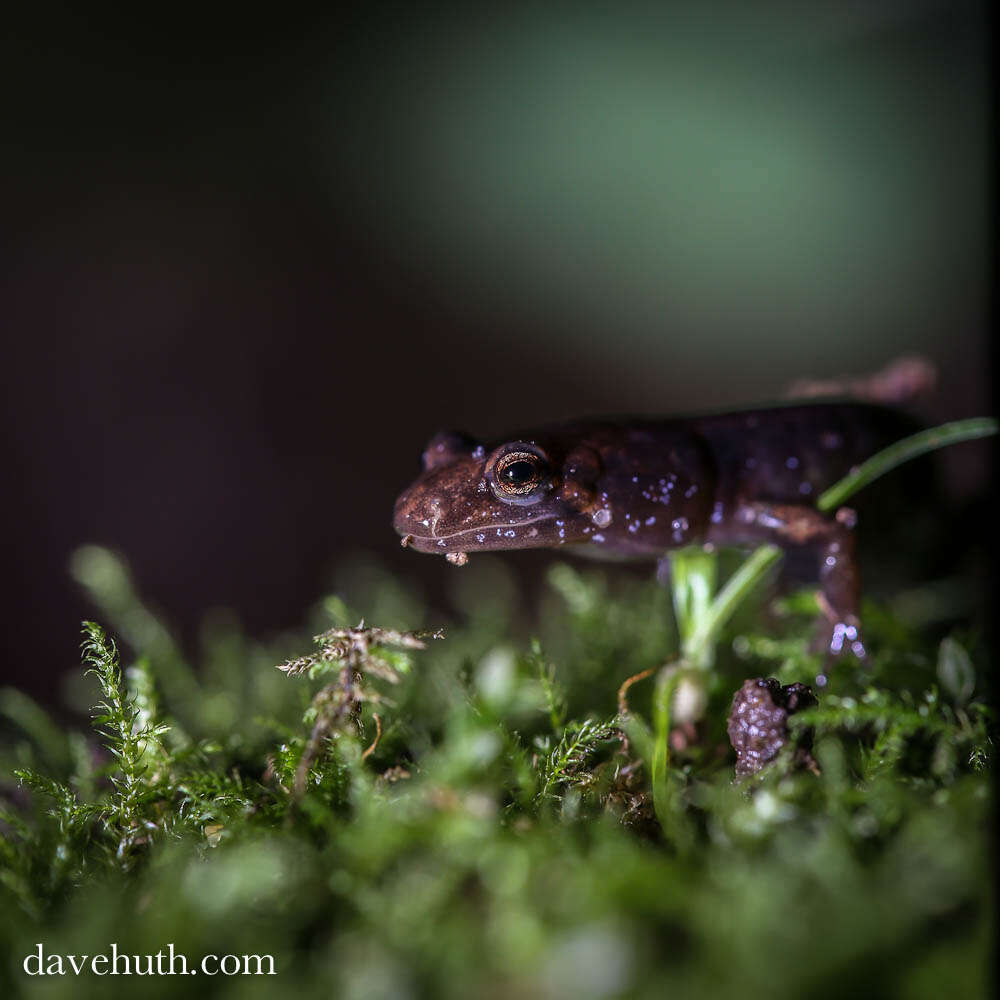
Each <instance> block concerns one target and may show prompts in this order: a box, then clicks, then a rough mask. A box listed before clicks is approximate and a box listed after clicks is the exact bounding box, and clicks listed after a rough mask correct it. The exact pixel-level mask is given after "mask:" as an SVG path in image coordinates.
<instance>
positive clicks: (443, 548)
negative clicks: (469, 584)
mask: <svg viewBox="0 0 1000 1000" xmlns="http://www.w3.org/2000/svg"><path fill="white" fill-rule="evenodd" d="M554 520H555V518H554V516H553V515H550V514H546V515H544V516H541V517H535V518H532V519H531V520H528V521H520V522H518V523H516V524H502V525H496V524H488V525H482V526H479V527H473V528H462V529H461V530H460V531H452V532H448V533H446V534H436V533H435V534H416V533H414V532H412V531H406V530H405V529H403V528H402V527H401V526H400V525H398V524H397V525H396V531H397V532H398V533H399V534H400V535H401V536H402V538H401V539H400V544H401V545H402V546H403V547H404V548H412V549H416V550H417V552H426V553H430V554H437V555H448V554H449V553H453V552H489V551H491V550H496V549H530V548H541V547H544V546H547V545H551V544H552V541H551V539H550V538H549V537H548V536H547V534H544V533H543V532H542V531H540V530H539V526H540V525H542V524H544V523H546V522H551V521H554Z"/></svg>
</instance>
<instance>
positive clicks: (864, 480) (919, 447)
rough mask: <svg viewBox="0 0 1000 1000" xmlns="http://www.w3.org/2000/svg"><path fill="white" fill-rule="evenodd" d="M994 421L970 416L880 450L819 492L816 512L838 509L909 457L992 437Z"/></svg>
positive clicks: (995, 425)
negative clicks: (848, 473) (837, 481)
mask: <svg viewBox="0 0 1000 1000" xmlns="http://www.w3.org/2000/svg"><path fill="white" fill-rule="evenodd" d="M996 432H997V422H996V420H994V419H993V418H992V417H973V418H971V419H969V420H954V421H952V422H951V423H948V424H941V425H940V426H939V427H931V428H929V429H928V430H925V431H920V432H919V433H918V434H913V435H911V436H910V437H908V438H903V440H902V441H897V442H896V443H895V444H891V445H889V447H888V448H884V449H883V450H882V451H880V452H879V453H878V454H877V455H873V456H872V457H871V458H869V459H868V461H867V462H864V463H863V464H862V465H860V466H858V468H857V469H855V470H854V472H852V473H851V474H850V475H848V476H845V477H844V478H843V479H841V480H840V482H839V483H836V484H835V485H833V486H831V487H830V488H829V489H828V490H827V491H826V492H825V493H823V494H822V495H821V496H820V498H819V500H818V501H817V502H816V506H817V508H818V509H819V510H822V511H828V510H833V509H834V508H835V507H839V506H840V505H841V504H842V503H843V502H844V501H845V500H846V499H847V498H848V497H850V496H852V495H853V494H855V493H857V492H858V490H860V489H861V488H862V487H864V486H867V485H868V484H869V483H870V482H873V481H874V480H876V479H878V478H879V476H884V475H885V474H886V473H887V472H888V471H889V470H890V469H894V468H896V466H897V465H902V464H903V463H904V462H908V461H909V460H910V459H911V458H916V457H917V456H918V455H923V454H924V453H925V452H928V451H935V450H936V449H938V448H944V447H946V446H947V445H950V444H958V443H959V442H960V441H974V440H975V439H976V438H982V437H989V436H990V435H991V434H996Z"/></svg>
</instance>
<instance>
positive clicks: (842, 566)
mask: <svg viewBox="0 0 1000 1000" xmlns="http://www.w3.org/2000/svg"><path fill="white" fill-rule="evenodd" d="M856 520H857V518H856V515H855V513H854V511H852V510H851V509H850V508H848V507H842V508H840V510H838V511H837V513H836V515H835V516H834V517H832V518H831V517H826V516H824V515H823V514H821V513H820V512H819V511H817V510H816V509H815V508H813V507H807V506H804V505H799V504H782V503H756V502H755V503H743V504H741V505H740V506H739V508H738V509H737V511H736V512H735V517H734V518H733V520H732V522H731V523H730V525H729V529H730V531H732V532H733V534H734V535H736V536H737V537H736V539H734V540H739V541H742V542H771V543H773V544H775V545H779V546H780V547H781V548H784V549H788V548H798V547H800V546H801V547H806V548H811V549H815V550H816V552H817V554H818V557H819V573H818V576H819V585H820V592H819V595H818V599H819V604H820V609H821V612H822V614H821V616H820V620H819V625H818V629H817V638H816V640H815V642H814V650H815V651H816V652H826V653H827V655H828V656H829V657H830V658H834V657H838V656H842V655H843V654H844V653H848V652H850V653H853V654H854V655H855V656H857V657H858V658H859V659H864V658H865V657H866V656H867V653H866V651H865V647H864V643H863V642H862V639H861V624H860V620H859V618H858V606H859V600H860V594H861V575H860V573H859V571H858V563H857V558H856V556H855V546H854V531H853V529H854V525H855V523H856Z"/></svg>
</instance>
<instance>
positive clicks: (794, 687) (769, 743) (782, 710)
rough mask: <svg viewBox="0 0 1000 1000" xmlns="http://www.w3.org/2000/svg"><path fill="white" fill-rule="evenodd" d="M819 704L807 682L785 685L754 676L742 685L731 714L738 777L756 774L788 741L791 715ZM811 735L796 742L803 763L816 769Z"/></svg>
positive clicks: (730, 721) (731, 736) (731, 735)
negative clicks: (811, 751) (812, 753)
mask: <svg viewBox="0 0 1000 1000" xmlns="http://www.w3.org/2000/svg"><path fill="white" fill-rule="evenodd" d="M816 704H818V702H817V701H816V697H815V696H814V695H813V693H812V689H811V688H810V687H809V686H808V685H807V684H788V685H787V686H785V687H782V686H781V684H780V682H779V681H778V680H776V679H775V678H774V677H766V678H765V677H755V678H753V679H752V680H748V681H746V682H745V683H744V684H743V687H741V688H740V689H739V691H737V692H736V696H735V697H734V698H733V708H732V711H731V712H730V713H729V727H728V732H729V742H730V743H731V744H732V745H733V749H734V750H735V751H736V776H737V777H743V776H744V775H747V774H756V772H757V771H759V770H760V769H761V768H762V767H764V765H765V764H767V763H768V762H769V761H771V760H773V759H774V758H775V757H776V756H777V755H778V753H779V752H780V751H781V749H782V748H783V747H784V746H785V744H786V743H788V740H789V733H788V717H789V716H790V715H793V714H794V713H795V712H800V711H802V709H804V708H812V707H813V706H814V705H816ZM811 743H812V738H811V734H805V735H804V737H803V739H802V740H801V741H800V742H799V743H798V744H797V745H796V748H795V755H796V757H797V762H798V763H799V765H800V766H804V767H809V768H810V769H812V770H815V768H816V763H815V761H814V760H813V759H812V755H811V754H810V752H809V751H810V749H811Z"/></svg>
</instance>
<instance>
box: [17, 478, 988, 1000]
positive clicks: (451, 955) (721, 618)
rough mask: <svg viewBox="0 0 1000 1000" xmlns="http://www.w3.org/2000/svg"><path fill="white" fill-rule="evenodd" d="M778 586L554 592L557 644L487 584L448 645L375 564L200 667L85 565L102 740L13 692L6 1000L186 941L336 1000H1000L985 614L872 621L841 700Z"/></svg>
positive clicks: (502, 587)
mask: <svg viewBox="0 0 1000 1000" xmlns="http://www.w3.org/2000/svg"><path fill="white" fill-rule="evenodd" d="M522 471H523V470H522ZM869 471H870V470H869ZM519 475H520V473H519ZM866 475H867V473H866ZM840 489H841V494H838V495H837V496H836V499H835V500H834V501H833V502H834V503H836V504H838V505H839V504H841V503H843V501H844V500H845V499H847V497H846V495H845V494H843V489H844V488H843V487H841V488H840ZM777 562H778V556H777V555H776V554H775V550H772V549H770V548H763V549H758V550H756V551H755V552H753V553H751V554H750V555H749V556H748V557H746V556H737V555H735V554H734V553H732V552H729V551H726V550H723V549H719V550H716V551H715V552H711V553H705V552H704V551H703V550H701V549H698V550H696V551H681V552H679V553H677V554H675V556H674V573H673V576H672V585H671V588H664V587H662V586H659V585H657V584H656V582H655V581H653V580H645V579H639V578H636V577H634V576H631V575H627V574H622V573H618V572H606V571H600V570H596V569H593V568H586V569H579V568H575V567H573V566H571V565H569V564H567V563H557V564H555V565H553V566H552V567H551V569H550V570H549V571H548V575H547V587H546V591H545V594H544V596H543V598H542V601H541V604H540V606H539V608H538V613H537V614H529V613H528V612H527V611H526V609H525V608H524V605H523V601H522V600H521V599H520V598H519V596H518V594H517V590H516V588H515V587H514V585H513V583H512V580H511V578H510V577H509V575H508V570H507V567H506V565H505V563H504V561H503V560H502V559H500V558H492V559H491V558H490V557H486V556H483V557H481V558H476V559H470V560H469V564H468V565H467V566H466V567H464V568H463V569H462V570H461V572H460V573H458V572H456V574H455V576H456V577H461V582H460V586H458V584H456V586H458V590H457V591H456V594H455V603H456V605H457V606H458V607H460V608H461V609H462V613H461V616H460V620H458V621H452V622H448V623H447V624H445V626H444V627H443V628H441V629H439V628H437V626H438V625H439V624H441V623H442V622H444V618H443V617H442V616H440V614H438V613H435V612H433V611H431V610H430V609H428V608H427V607H426V606H425V605H424V603H423V602H422V601H421V599H420V597H419V596H418V595H417V593H416V592H415V591H414V590H413V589H411V588H410V587H409V586H408V585H407V584H406V583H404V582H403V581H401V580H400V579H399V578H397V577H395V576H393V575H392V574H390V573H388V572H387V571H385V570H384V569H380V568H379V567H378V566H377V565H375V564H372V563H365V564H358V565H356V566H355V567H354V568H353V569H351V568H350V567H348V568H345V570H344V576H343V580H342V586H341V587H340V588H339V593H338V596H331V597H328V598H326V599H325V600H323V601H322V602H320V604H319V605H318V606H317V607H316V608H315V609H314V610H313V612H312V613H311V616H310V620H309V622H308V623H307V627H306V628H304V629H303V635H302V636H299V635H288V636H284V637H281V638H280V639H278V640H275V641H274V642H271V643H261V642H259V641H257V640H255V639H252V638H250V637H248V636H246V635H245V634H244V633H243V632H242V630H241V629H240V627H239V625H238V624H237V623H236V622H235V621H233V620H232V619H231V618H222V617H218V616H215V617H212V618H210V619H207V620H206V626H205V628H204V630H203V634H202V639H201V643H200V646H199V648H198V651H197V653H196V655H195V656H189V655H188V654H187V653H186V652H185V651H184V650H182V648H181V646H180V645H179V644H178V643H177V642H176V641H175V639H174V638H173V637H172V635H171V633H170V631H169V630H168V629H167V628H166V627H165V626H164V625H163V624H162V623H160V622H159V621H158V620H157V619H156V617H155V616H153V615H152V614H151V613H150V612H149V610H148V609H147V608H146V607H145V606H144V605H143V603H142V601H141V599H140V598H139V597H138V596H137V595H136V593H135V591H134V588H133V586H132V584H131V581H130V578H129V574H128V571H127V568H126V567H125V566H124V564H123V563H122V562H121V561H120V560H119V559H118V558H117V557H115V556H114V555H113V554H112V553H109V552H107V551H105V550H102V549H97V548H94V547H89V548H87V549H84V550H81V551H80V552H79V553H78V554H77V556H76V558H75V559H74V564H73V571H74V575H75V576H76V578H77V580H78V581H79V582H80V583H81V585H82V586H83V587H84V589H85V590H86V592H87V593H88V594H89V595H90V597H91V598H92V599H93V600H94V601H95V603H96V605H97V607H98V617H100V618H101V619H102V621H104V622H106V623H107V627H108V630H109V631H108V632H106V631H105V630H104V628H103V627H102V626H97V625H95V624H87V625H86V626H85V631H84V650H83V652H84V667H85V670H86V671H87V673H86V675H85V680H86V682H87V683H89V684H90V685H91V691H90V694H89V695H88V700H89V702H90V703H91V704H93V705H95V706H96V708H95V709H94V711H93V713H92V714H93V716H94V717H93V719H92V725H91V726H90V727H89V728H88V727H86V726H85V725H83V726H79V727H78V726H72V725H71V726H64V725H61V724H56V723H55V722H54V721H52V719H51V718H50V717H49V715H48V713H47V712H46V711H44V710H43V709H42V708H41V707H40V706H38V705H36V704H35V703H34V702H32V701H31V700H30V699H29V698H27V696H25V695H23V694H22V693H19V692H14V691H11V690H3V691H0V715H2V718H3V726H4V728H3V734H4V741H3V750H2V754H3V757H2V769H0V795H2V800H3V805H2V809H0V831H2V838H0V928H2V931H0V933H2V936H3V941H4V952H5V954H7V955H8V956H12V958H11V959H10V960H8V961H7V962H5V963H4V964H3V965H2V966H0V978H2V983H0V989H2V990H3V992H4V995H5V996H17V995H20V994H22V993H24V992H25V983H26V982H27V981H28V980H27V978H26V975H25V973H24V972H23V970H22V968H21V963H22V960H23V959H24V958H25V957H26V956H29V955H31V954H35V953H36V951H37V944H38V943H39V942H43V943H44V945H43V946H44V952H45V954H46V955H49V954H59V955H70V954H72V955H75V956H81V955H94V954H104V953H106V952H107V951H108V950H109V942H114V943H115V946H116V948H117V950H118V952H120V953H122V954H129V955H155V954H157V952H158V951H161V950H162V949H164V948H165V946H166V943H167V942H170V943H171V944H172V946H173V947H174V949H175V950H176V951H177V952H178V953H182V954H185V955H189V956H200V955H205V954H209V953H213V954H218V955H236V956H243V955H262V954H266V955H272V956H273V957H274V964H275V975H276V977H277V978H274V977H271V978H269V980H268V982H269V984H270V983H272V982H280V983H281V986H282V989H283V990H285V989H287V990H294V991H295V993H296V994H297V995H300V996H302V997H306V998H308V997H312V996H315V997H317V998H319V997H328V996H330V995H336V996H346V997H350V996H359V997H360V996H387V995H395V996H434V997H445V998H448V997H456V998H457V997H463V998H467V997H468V996H478V995H489V994H493V995H496V994H498V993H502V994H504V995H507V994H510V995H524V996H540V997H557V996H558V997H562V996H587V997H596V996H601V997H616V996H636V997H649V998H653V997H662V996H665V995H677V996H685V997H704V998H706V1000H707V998H710V997H717V996H723V995H726V996H728V995H737V994H738V995H740V996H745V997H758V996H759V997H764V996H767V997H779V998H781V997H788V998H798V997H802V996H806V995H827V994H830V995H832V993H833V991H834V990H836V991H838V992H841V991H844V990H847V989H852V988H854V987H855V986H858V984H863V987H864V991H865V992H866V993H868V994H871V995H886V996H926V995H932V994H934V995H937V993H938V992H939V991H940V989H941V986H942V984H943V983H947V985H948V989H949V990H950V991H954V992H955V993H956V995H961V996H967V997H979V996H987V995H988V993H989V991H988V969H989V960H990V949H991V919H990V913H991V909H992V903H993V900H992V890H991V885H992V880H991V879H990V878H989V873H990V871H991V868H992V861H991V853H990V848H989V843H990V840H989V838H988V837H987V835H986V832H987V827H988V820H989V816H990V814H991V810H992V791H991V789H992V774H991V772H992V767H993V738H994V737H993V733H994V728H993V716H992V713H991V711H990V710H989V709H988V708H987V698H988V696H989V691H988V686H987V682H988V676H989V659H988V654H987V652H986V651H985V649H984V648H983V645H982V641H981V638H980V635H981V633H980V632H979V631H978V618H977V611H976V590H975V583H974V581H971V580H969V581H966V582H965V583H963V582H962V581H961V580H959V579H957V578H955V577H954V576H952V577H950V578H949V580H947V581H940V580H929V581H927V582H926V583H921V584H919V586H916V587H914V586H913V585H912V584H911V585H907V586H901V587H900V588H897V589H896V590H895V591H893V592H892V593H891V594H890V596H889V597H888V598H886V599H884V600H883V599H879V600H875V599H874V598H873V597H871V598H869V599H868V601H867V602H866V604H865V605H864V607H863V608H862V616H863V620H864V623H865V628H866V637H865V638H866V644H867V657H866V659H865V660H864V662H861V661H858V660H857V659H856V658H855V657H853V656H851V655H845V656H842V657H841V658H840V659H839V660H838V661H837V662H836V664H835V665H834V666H833V667H832V668H831V669H830V670H829V671H828V672H827V676H828V684H827V686H826V687H825V688H823V689H815V687H814V678H815V676H816V674H817V673H819V672H822V671H823V670H824V669H825V656H824V655H823V653H817V652H814V651H813V650H814V646H813V644H812V643H813V619H814V616H815V611H816V591H815V589H814V588H807V589H804V590H794V589H793V590H791V591H786V592H785V593H784V595H783V596H781V597H780V598H778V599H773V595H772V592H771V590H770V589H769V588H768V587H767V586H765V584H766V583H767V582H768V581H769V580H770V578H771V576H772V574H773V572H774V569H775V565H776V563H777ZM944 583H948V588H949V589H948V594H949V595H950V596H949V599H948V601H947V602H940V601H935V600H934V599H931V598H929V597H928V595H933V594H938V593H941V592H942V591H941V589H940V588H941V587H942V586H943V584H944ZM925 591H926V593H925ZM935 608H936V609H937V613H938V614H939V616H942V617H939V618H938V619H937V620H935V619H934V618H933V612H934V609H935ZM928 609H930V610H928ZM366 622H374V623H377V624H376V625H369V624H366ZM526 622H528V623H529V627H528V628H527V629H526V628H525V623H526ZM428 623H429V624H428ZM109 633H113V634H114V635H115V637H116V641H117V642H119V643H120V644H121V648H122V649H123V650H125V651H126V652H125V654H124V655H123V654H122V653H120V652H119V649H118V646H117V645H116V641H113V640H112V639H111V638H110V636H109ZM309 635H314V636H315V637H316V640H315V642H314V643H313V644H312V652H304V651H305V650H307V649H309V646H310V644H309V639H308V636H309ZM665 660H666V661H667V662H664V661H665ZM276 664H281V669H275V665H276ZM748 678H750V680H749V681H748ZM769 678H773V680H769ZM747 685H750V686H749V687H748V686H747ZM806 686H813V688H814V689H813V695H814V696H815V698H814V699H811V698H810V697H808V696H806V694H805V693H804V688H805V687H806ZM737 692H741V694H740V696H739V697H737V698H736V701H735V702H734V695H736V694H737ZM747 720H750V722H748V723H747V724H746V725H743V723H744V722H746V721H747ZM750 723H752V726H753V732H751V728H750ZM741 726H742V728H741ZM727 727H729V729H730V733H729V734H727ZM731 734H732V735H733V742H734V744H735V745H736V750H735V751H734V750H733V749H732V748H731V746H730V739H729V736H730V735H731ZM747 761H753V762H756V763H760V764H761V765H762V766H760V767H755V766H749V765H745V762H747ZM740 762H744V765H745V766H744V765H741V767H740V771H741V773H743V774H744V775H745V776H744V777H742V778H741V779H740V780H734V778H735V767H734V765H735V764H736V763H740ZM222 981H223V977H218V978H214V977H212V976H207V975H197V976H190V977H187V978H186V981H185V989H186V991H193V992H196V993H203V994H206V995H208V994H212V995H214V994H215V993H219V992H222V991H224V990H225V989H229V990H231V989H232V986H231V985H230V984H227V985H226V986H222V987H220V985H219V983H220V982H222ZM247 982H249V980H248V981H247ZM116 985H118V981H116ZM171 988H173V989H175V988H176V983H173V984H172V981H171V980H170V979H169V977H166V976H165V977H163V978H159V977H151V978H144V979H143V981H142V989H143V990H144V991H147V992H148V993H149V994H150V995H156V994H157V993H158V991H159V993H160V994H163V993H164V991H169V989H171ZM858 988H860V986H858ZM46 990H47V991H48V992H49V993H51V995H53V996H60V995H65V996H67V997H68V996H73V997H81V996H82V997H87V996H95V997H97V996H103V995H106V990H107V983H106V982H105V981H104V980H103V979H102V977H100V976H93V975H81V976H72V977H70V976H65V977H61V978H60V977H56V976H53V977H49V978H48V979H47V980H46Z"/></svg>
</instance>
